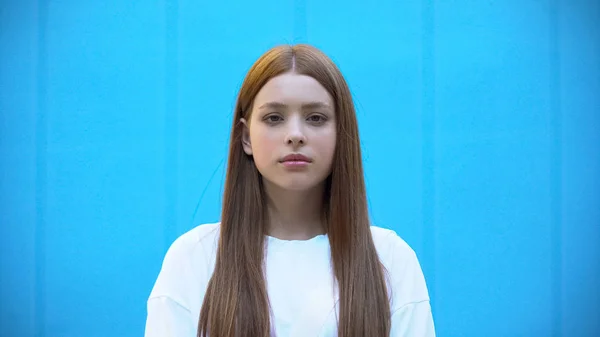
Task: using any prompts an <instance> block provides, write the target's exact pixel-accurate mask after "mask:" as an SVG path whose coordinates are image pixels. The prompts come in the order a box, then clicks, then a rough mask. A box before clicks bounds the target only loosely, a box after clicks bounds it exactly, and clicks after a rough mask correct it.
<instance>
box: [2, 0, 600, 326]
mask: <svg viewBox="0 0 600 337" xmlns="http://www.w3.org/2000/svg"><path fill="white" fill-rule="evenodd" d="M365 4H366V3H365V2H363V1H318V0H287V1H278V0H261V1H224V2H221V3H219V2H216V1H190V0H179V1H176V0H172V1H158V2H154V1H120V0H103V1H87V2H84V1H65V0H63V1H48V0H38V1H33V0H23V1H13V2H8V1H3V2H2V4H1V5H0V48H1V62H0V66H1V68H0V151H1V152H0V154H1V156H2V166H1V171H0V206H1V212H0V225H1V232H0V240H1V241H0V245H1V246H0V247H1V255H0V263H1V270H0V272H1V274H0V282H1V283H0V284H1V286H0V292H1V300H0V308H1V310H0V336H2V337H4V336H40V337H42V336H44V337H45V336H68V337H79V336H88V337H91V336H127V337H128V336H131V337H133V336H140V335H141V334H142V333H143V327H144V321H145V310H146V308H145V301H146V298H147V296H148V294H149V292H150V290H151V287H152V285H153V282H154V280H155V278H156V276H157V273H158V271H159V268H160V264H161V262H162V258H163V256H164V253H165V252H166V249H167V247H168V246H169V245H170V243H171V242H172V241H173V240H174V239H175V238H176V237H177V236H179V235H181V234H182V233H184V232H185V231H187V230H189V229H191V228H192V227H193V226H195V225H198V224H199V223H202V222H210V221H215V220H218V217H219V209H220V199H221V190H222V187H223V180H224V167H225V165H226V151H227V145H228V144H227V142H228V135H229V127H230V120H231V117H232V109H233V106H234V102H235V95H236V93H237V90H238V88H239V86H240V84H241V81H242V79H243V76H244V74H245V72H246V71H247V70H248V68H249V67H250V65H251V64H252V62H254V60H255V59H256V58H257V57H258V56H259V55H260V54H262V53H263V52H264V51H266V50H267V49H268V48H270V47H272V46H274V45H276V44H279V43H296V42H308V43H311V44H314V45H316V46H317V47H320V48H322V49H323V50H324V51H325V52H326V53H328V54H329V55H330V56H331V57H332V58H333V59H334V60H335V61H336V62H337V63H338V65H339V66H340V68H341V69H342V71H343V72H344V74H345V75H346V77H347V79H348V81H349V84H350V86H351V89H352V91H353V94H354V95H355V98H356V103H357V108H358V115H359V123H360V128H361V134H362V142H363V145H364V162H365V165H366V179H367V184H368V192H369V201H370V207H371V210H372V216H373V218H374V220H375V221H376V223H377V224H378V225H380V226H384V227H389V228H392V229H394V230H396V231H397V232H398V233H399V234H400V235H401V236H402V237H403V238H404V239H405V240H406V241H407V242H408V243H409V244H410V245H411V246H412V247H413V248H414V249H415V250H416V251H417V254H418V255H419V257H420V260H421V263H422V265H423V268H424V271H425V275H426V278H427V282H428V285H429V289H430V292H431V295H432V305H433V310H434V316H435V321H436V325H437V330H438V335H439V336H550V335H553V336H593V335H596V336H597V335H600V321H599V320H598V318H599V317H600V290H599V287H598V285H599V284H600V3H599V2H598V1H583V0H547V1H533V0H519V1H517V0H514V1H466V0H462V1H458V0H457V1H437V2H436V1H426V0H422V1H416V0H414V1H396V0H384V1H377V2H373V3H372V4H371V5H369V6H367V5H365Z"/></svg>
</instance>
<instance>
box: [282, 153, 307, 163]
mask: <svg viewBox="0 0 600 337" xmlns="http://www.w3.org/2000/svg"><path fill="white" fill-rule="evenodd" d="M280 162H281V163H286V162H293V163H311V162H312V160H311V159H310V158H308V157H307V156H305V155H302V154H299V153H294V154H288V155H287V156H285V157H283V159H281V161H280Z"/></svg>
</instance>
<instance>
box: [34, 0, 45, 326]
mask: <svg viewBox="0 0 600 337" xmlns="http://www.w3.org/2000/svg"><path fill="white" fill-rule="evenodd" d="M47 14H48V9H47V2H46V1H44V0H38V1H37V15H38V17H37V19H38V20H37V21H38V22H37V24H38V26H37V59H36V71H35V75H36V76H37V83H36V84H37V88H36V96H37V97H36V110H37V111H36V115H35V116H36V122H35V166H36V171H35V210H36V214H35V234H34V250H35V252H34V261H35V271H34V272H35V279H34V305H33V307H34V309H33V316H34V319H33V322H34V325H35V326H34V331H35V332H34V335H35V336H37V337H43V336H45V334H46V331H45V321H46V316H45V314H46V313H45V310H46V294H45V291H44V285H45V278H46V260H45V258H46V242H45V240H46V225H47V197H48V196H47V174H48V173H47V143H48V121H47V96H48V93H47V90H48V88H47V83H48V80H47V76H48V74H47V72H48V65H47V62H48V55H47V45H46V43H47V38H46V26H47V22H48V18H47Z"/></svg>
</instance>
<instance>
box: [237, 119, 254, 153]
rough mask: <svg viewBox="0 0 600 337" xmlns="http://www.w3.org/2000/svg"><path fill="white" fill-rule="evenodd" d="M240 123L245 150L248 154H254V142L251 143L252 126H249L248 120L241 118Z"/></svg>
mask: <svg viewBox="0 0 600 337" xmlns="http://www.w3.org/2000/svg"><path fill="white" fill-rule="evenodd" d="M240 123H241V124H242V147H243V148H244V152H246V154H247V155H249V156H251V155H252V144H251V143H250V128H249V127H248V122H246V120H245V119H243V118H240Z"/></svg>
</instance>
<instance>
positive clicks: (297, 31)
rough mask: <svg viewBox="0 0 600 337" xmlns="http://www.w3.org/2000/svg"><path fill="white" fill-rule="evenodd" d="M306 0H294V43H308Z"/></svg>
mask: <svg viewBox="0 0 600 337" xmlns="http://www.w3.org/2000/svg"><path fill="white" fill-rule="evenodd" d="M306 34H307V32H306V0H294V41H293V43H306V42H307V36H306Z"/></svg>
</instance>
